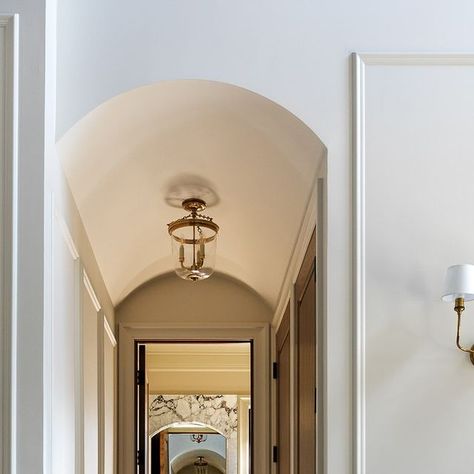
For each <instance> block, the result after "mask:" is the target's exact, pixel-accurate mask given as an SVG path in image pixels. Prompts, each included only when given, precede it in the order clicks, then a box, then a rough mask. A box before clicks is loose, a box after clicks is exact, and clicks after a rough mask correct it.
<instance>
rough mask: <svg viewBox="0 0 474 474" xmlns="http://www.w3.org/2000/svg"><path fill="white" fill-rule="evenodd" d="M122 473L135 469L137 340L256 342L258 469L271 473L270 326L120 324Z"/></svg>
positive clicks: (261, 472) (255, 402) (255, 391)
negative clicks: (135, 363)
mask: <svg viewBox="0 0 474 474" xmlns="http://www.w3.org/2000/svg"><path fill="white" fill-rule="evenodd" d="M119 340H120V346H119V364H118V366H119V377H118V382H119V392H118V393H119V400H118V403H119V407H118V408H119V427H118V428H119V440H118V442H119V447H118V448H119V459H118V466H119V474H125V473H127V474H128V473H129V472H132V471H134V468H135V467H136V466H135V460H136V454H135V452H134V450H135V427H134V393H135V377H134V360H135V356H134V350H135V347H134V345H135V341H140V340H142V341H145V340H146V341H150V340H181V341H193V340H195V341H198V340H201V341H202V340H208V341H212V340H215V341H223V340H227V341H250V340H253V341H254V346H253V348H254V367H253V369H254V387H253V390H254V400H252V405H253V406H254V407H255V416H256V419H255V425H254V426H255V431H254V440H255V446H254V453H255V458H254V460H255V466H254V472H257V473H259V474H269V473H270V472H271V464H272V463H271V440H272V438H271V420H270V405H271V403H270V402H269V401H270V397H271V394H270V385H271V384H270V379H271V374H270V361H269V357H270V343H271V341H270V325H269V324H268V323H244V324H236V323H233V324H215V323H214V324H213V323H208V324H199V323H197V322H196V323H192V324H184V323H182V324H179V325H171V324H160V323H156V324H153V323H127V324H120V325H119Z"/></svg>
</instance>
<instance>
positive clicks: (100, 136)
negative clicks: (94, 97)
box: [57, 80, 325, 307]
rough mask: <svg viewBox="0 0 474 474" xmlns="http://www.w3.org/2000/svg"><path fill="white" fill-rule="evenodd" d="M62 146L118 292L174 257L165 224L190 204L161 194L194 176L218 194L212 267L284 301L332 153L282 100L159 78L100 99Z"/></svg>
mask: <svg viewBox="0 0 474 474" xmlns="http://www.w3.org/2000/svg"><path fill="white" fill-rule="evenodd" d="M57 150H58V154H59V156H60V159H61V161H62V164H63V167H64V171H65V174H66V176H67V179H68V181H69V185H70V187H71V191H72V193H73V195H74V198H75V200H76V203H77V206H78V208H79V212H80V214H81V217H82V220H83V223H84V226H85V228H86V230H87V233H88V236H89V239H90V242H91V245H92V248H93V250H94V253H95V257H96V259H97V262H98V264H99V267H100V269H101V272H102V275H103V278H104V280H105V283H106V285H107V288H108V291H109V293H110V296H111V298H112V300H113V302H114V303H115V304H116V303H118V302H120V301H121V300H122V299H123V298H124V297H125V296H127V294H128V293H130V291H132V290H133V289H134V288H136V287H137V286H139V285H140V284H142V283H143V282H145V281H147V280H149V279H150V278H152V277H155V276H157V275H160V274H163V273H166V272H169V271H170V270H171V269H172V268H173V263H172V259H171V249H170V242H169V237H168V233H167V226H166V224H167V223H168V222H170V221H172V220H174V219H176V218H177V217H181V216H182V215H183V211H182V210H181V209H176V208H173V207H171V206H169V205H168V204H167V203H166V201H165V199H166V197H167V195H168V193H169V190H170V187H172V186H174V185H177V184H178V185H180V184H185V185H186V184H189V183H198V184H202V183H204V184H206V185H207V186H209V187H210V188H211V189H212V190H213V191H214V192H215V193H216V194H217V196H218V199H219V200H218V203H217V204H216V205H214V206H212V207H210V208H209V209H208V210H207V212H206V213H207V214H209V215H211V216H212V217H214V220H215V221H216V222H217V223H218V224H219V225H220V227H221V232H220V237H219V242H218V247H217V265H216V269H217V270H218V271H220V272H222V273H226V274H229V275H231V276H233V277H235V278H237V279H239V280H241V281H243V282H245V283H246V284H247V285H249V286H251V287H252V288H253V289H254V290H255V291H257V292H258V293H259V294H260V295H261V296H262V297H263V298H264V299H265V300H266V301H267V302H268V303H269V304H270V305H271V306H272V307H274V306H275V305H276V304H277V298H278V295H279V291H280V288H281V285H282V283H283V280H284V276H285V272H286V269H287V266H288V264H289V261H290V258H291V254H292V251H293V248H294V246H295V243H296V240H297V236H298V232H299V229H300V226H301V224H302V221H303V217H304V214H305V211H306V207H307V204H308V200H309V197H310V194H311V191H312V188H313V186H314V183H315V178H316V175H317V171H318V169H319V166H320V164H321V162H322V159H323V156H324V154H325V148H324V146H323V144H322V143H321V142H320V140H319V139H318V138H317V136H316V135H315V134H314V133H313V132H312V131H311V130H310V129H309V128H308V127H306V126H305V125H304V124H303V123H302V122H301V121H300V120H298V119H297V118H296V117H295V116H294V115H292V114H291V113H289V112H288V111H287V110H285V109H283V108H282V107H280V106H278V105H277V104H275V103H273V102H271V101H269V100H267V99H265V98H264V97H261V96H259V95H257V94H254V93H252V92H250V91H247V90H244V89H241V88H238V87H235V86H231V85H228V84H223V83H218V82H211V81H195V80H184V81H169V82H160V83H157V84H154V85H150V86H146V87H141V88H139V89H134V90H132V91H130V92H127V93H124V94H121V95H119V96H117V97H115V98H113V99H111V100H109V101H107V102H105V103H104V104H102V105H101V106H99V107H98V108H96V109H95V110H93V111H92V112H91V113H89V114H88V115H87V116H86V117H85V118H83V119H82V120H80V121H79V122H78V123H77V124H76V125H75V126H74V127H72V128H71V129H70V130H69V131H68V132H67V133H66V134H65V135H64V136H63V138H62V139H61V140H60V141H59V142H58V143H57ZM190 284H193V283H190ZM197 284H199V283H197Z"/></svg>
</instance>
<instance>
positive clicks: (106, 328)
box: [104, 314, 117, 347]
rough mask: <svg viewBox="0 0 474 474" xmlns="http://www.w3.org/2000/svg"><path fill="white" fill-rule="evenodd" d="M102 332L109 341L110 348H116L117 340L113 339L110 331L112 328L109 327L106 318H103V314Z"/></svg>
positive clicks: (112, 333)
mask: <svg viewBox="0 0 474 474" xmlns="http://www.w3.org/2000/svg"><path fill="white" fill-rule="evenodd" d="M104 330H105V332H106V334H107V336H108V337H109V339H110V343H111V344H112V347H116V346H117V339H116V338H115V334H114V332H113V331H112V328H111V327H110V324H109V321H108V320H107V317H106V316H105V314H104Z"/></svg>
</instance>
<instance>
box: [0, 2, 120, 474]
mask: <svg viewBox="0 0 474 474" xmlns="http://www.w3.org/2000/svg"><path fill="white" fill-rule="evenodd" d="M0 10H1V13H2V14H6V15H12V14H18V15H19V30H18V36H19V42H18V45H19V51H18V52H19V54H18V58H19V61H18V64H17V67H18V77H17V80H18V81H17V86H18V89H17V92H18V137H17V140H16V143H15V145H16V146H17V147H18V242H17V248H18V250H17V252H18V275H17V286H18V291H17V299H18V306H17V311H16V312H14V314H13V321H12V324H13V327H14V329H15V331H16V333H14V340H13V342H12V345H13V350H14V353H13V367H12V370H13V376H12V380H11V381H10V382H11V384H12V392H13V395H14V412H13V413H12V414H11V422H12V427H11V429H8V432H7V429H6V426H5V425H3V426H2V430H3V432H4V433H3V434H4V435H5V438H4V440H3V441H4V442H5V444H4V445H2V447H1V448H2V450H3V449H5V450H7V451H5V452H8V450H9V449H11V456H5V457H4V459H2V462H3V461H5V464H4V465H3V466H2V469H1V472H5V473H7V472H8V473H9V474H23V473H25V474H26V473H33V472H35V473H36V472H38V473H39V472H44V473H45V474H46V473H48V474H51V473H53V472H61V473H62V472H73V470H74V465H75V464H76V465H80V464H81V463H82V460H80V459H79V460H77V459H76V458H77V457H78V456H77V455H78V453H80V450H79V449H78V445H79V442H78V436H77V435H79V436H81V435H82V432H81V431H82V427H81V423H82V422H81V421H80V419H79V417H76V409H77V407H78V398H77V394H78V392H77V390H78V385H79V384H80V381H79V377H80V373H79V371H78V370H77V361H76V357H77V352H76V350H77V344H76V343H77V335H78V331H77V323H78V321H79V320H80V318H81V317H82V316H83V315H82V314H81V312H80V310H81V302H80V295H82V297H83V298H84V297H85V296H86V295H87V289H86V288H85V286H84V284H83V280H82V278H81V272H78V271H77V270H78V269H79V268H82V267H83V268H85V269H86V270H87V272H88V275H89V276H90V280H91V282H92V286H94V288H95V290H96V292H97V295H98V297H99V298H100V301H101V304H102V308H103V311H104V312H105V313H106V314H107V317H108V318H109V321H110V323H111V325H112V327H113V323H114V311H113V306H112V304H111V301H110V298H109V296H108V294H107V291H106V290H105V285H104V284H103V282H102V280H101V276H100V272H99V271H98V268H97V264H96V262H95V258H94V255H93V252H92V250H91V248H90V245H89V242H88V239H87V236H86V235H85V232H84V229H83V227H82V223H81V221H80V218H79V215H78V212H77V210H76V208H75V205H74V202H73V201H72V198H71V195H70V193H69V190H68V189H67V185H66V183H65V179H64V176H63V175H62V171H61V169H60V166H59V163H58V162H57V160H56V159H55V124H56V122H55V114H56V88H55V86H56V82H55V78H56V69H55V67H56V28H55V26H56V3H55V2H54V1H48V2H40V1H36V0H34V1H29V0H24V1H9V0H5V1H4V2H2V3H1V5H0ZM65 228H68V232H66V233H65V232H64V229H65ZM67 233H69V234H70V235H69V236H66V238H65V234H67ZM69 238H72V240H73V241H74V243H75V245H76V250H77V252H78V254H75V252H74V251H72V252H71V245H69V244H70V242H68V239H69ZM79 263H80V265H78V264H79ZM87 297H88V296H87ZM96 316H97V318H98V319H97V321H98V323H99V322H102V319H101V318H103V317H104V314H103V313H101V314H96ZM102 326H103V323H102ZM100 327H101V325H100V324H98V326H97V332H98V335H102V332H101V331H100ZM107 337H108V336H107ZM109 339H110V338H109ZM107 344H109V343H108V341H107V338H106V337H104V346H105V347H106V348H107V354H106V357H105V360H106V361H107V368H106V374H107V388H109V387H110V384H113V383H114V373H112V374H111V373H110V372H111V371H112V372H114V358H115V354H114V351H115V350H114V349H113V348H110V347H109V346H110V344H109V346H108V345H107ZM98 349H99V350H101V349H102V345H101V343H100V342H99V343H98ZM98 357H100V352H99V353H98ZM98 370H99V372H100V371H101V370H102V368H101V366H100V365H99V368H98ZM98 383H100V380H99V381H98ZM97 388H98V387H97ZM98 391H99V390H98ZM97 395H99V393H98V394H97ZM106 396H107V398H108V400H109V401H113V400H112V397H111V396H110V390H108V391H107V393H106ZM100 403H101V402H100V401H99V400H98V404H99V405H100ZM79 415H81V414H80V413H79ZM110 415H111V414H110V413H109V412H106V413H104V418H105V419H106V420H107V421H108V424H109V425H113V419H112V417H111V416H110ZM94 418H95V419H94V420H91V423H92V424H94V425H97V426H98V429H99V430H100V429H101V427H100V425H99V420H98V419H97V415H95V416H94ZM87 423H88V420H84V424H85V425H87ZM108 432H109V433H110V430H109V431H108ZM7 438H8V440H9V443H8V444H9V445H10V446H8V444H7V443H6V441H7ZM97 449H98V447H97ZM111 449H113V447H111V446H110V443H109V444H108V447H107V453H110V454H113V453H111ZM8 457H11V463H10V462H9V460H8V459H7V458H8ZM2 458H3V456H2ZM76 461H77V462H76ZM77 463H79V464H77ZM110 467H111V466H110V465H107V471H106V472H110V473H111V472H112V470H111V469H110ZM112 467H113V466H112ZM76 472H80V470H76Z"/></svg>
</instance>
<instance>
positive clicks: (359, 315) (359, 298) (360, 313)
mask: <svg viewBox="0 0 474 474" xmlns="http://www.w3.org/2000/svg"><path fill="white" fill-rule="evenodd" d="M353 68H354V70H353V74H354V92H353V93H354V97H353V99H354V106H353V134H354V141H353V147H354V150H353V153H354V158H355V162H354V178H353V179H354V184H353V188H354V194H355V195H354V222H355V226H354V235H353V241H354V254H355V265H354V270H353V271H354V275H353V278H354V289H353V292H354V293H353V295H354V301H353V308H354V313H355V314H354V328H353V331H354V348H353V350H354V357H353V360H354V367H353V372H354V446H353V450H354V473H355V474H365V470H366V463H365V454H366V439H365V404H366V400H365V116H364V113H365V75H364V72H365V63H364V61H363V59H362V57H361V56H358V55H357V54H354V55H353Z"/></svg>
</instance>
